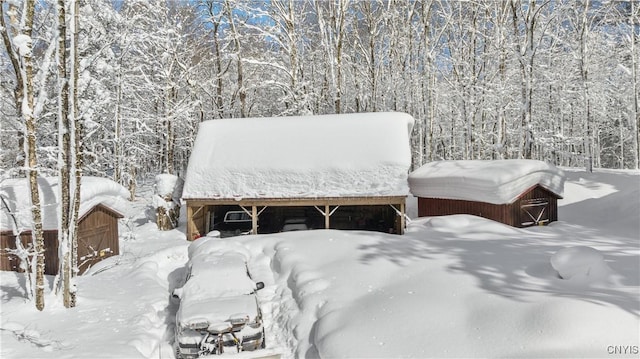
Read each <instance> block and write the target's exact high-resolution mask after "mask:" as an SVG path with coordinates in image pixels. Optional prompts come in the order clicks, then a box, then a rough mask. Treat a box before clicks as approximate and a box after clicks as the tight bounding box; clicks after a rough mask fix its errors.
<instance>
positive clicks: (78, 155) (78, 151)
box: [68, 0, 83, 307]
mask: <svg viewBox="0 0 640 359" xmlns="http://www.w3.org/2000/svg"><path fill="white" fill-rule="evenodd" d="M70 1H71V4H70V7H69V8H70V10H71V11H72V13H71V22H70V23H71V36H72V37H71V48H70V50H71V51H70V52H71V63H70V65H71V71H69V73H70V74H71V76H73V77H72V78H71V83H70V85H69V91H70V93H71V98H70V99H69V105H70V109H71V113H72V114H73V121H72V124H73V128H72V129H71V135H72V142H73V145H74V150H73V154H74V161H73V171H74V175H75V186H74V189H75V192H74V198H73V216H72V217H71V218H72V219H71V223H70V226H71V231H70V237H71V253H72V255H71V267H72V278H73V277H75V276H76V275H77V274H78V255H77V254H78V219H79V213H80V189H81V180H82V134H83V126H82V121H81V120H80V119H79V116H78V73H79V67H80V59H79V56H78V31H79V29H78V13H79V11H80V3H79V1H78V0H70ZM76 298H77V288H76V285H75V282H73V283H71V287H70V288H69V302H68V307H75V306H76Z"/></svg>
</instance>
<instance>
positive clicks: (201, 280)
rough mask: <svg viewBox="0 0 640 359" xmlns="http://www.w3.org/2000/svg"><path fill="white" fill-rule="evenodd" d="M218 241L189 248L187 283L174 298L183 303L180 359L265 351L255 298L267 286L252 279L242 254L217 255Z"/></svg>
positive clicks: (178, 333) (177, 344)
mask: <svg viewBox="0 0 640 359" xmlns="http://www.w3.org/2000/svg"><path fill="white" fill-rule="evenodd" d="M206 242H214V243H206ZM215 242H218V243H219V240H216V239H215V238H211V239H210V238H202V239H199V240H197V241H196V242H194V243H193V244H192V245H191V246H190V248H189V257H190V259H189V261H188V263H187V276H186V281H185V284H184V285H183V286H182V287H181V288H177V289H175V290H174V291H173V293H172V296H173V297H174V298H176V299H179V300H180V306H179V309H178V311H177V313H176V328H175V348H176V356H177V357H178V358H197V357H200V356H205V355H211V354H222V353H225V352H240V351H247V350H255V349H259V348H264V347H265V340H264V328H263V323H262V312H261V310H260V307H259V306H258V301H257V298H256V295H255V293H256V291H258V290H260V289H262V288H264V283H262V282H257V283H256V282H254V281H253V280H252V279H251V276H250V275H249V271H248V268H247V262H246V258H247V256H246V255H245V254H244V253H242V252H236V251H216V250H215V249H216V247H218V246H217V243H215ZM207 244H214V246H210V245H207ZM191 247H193V248H191ZM212 248H213V249H214V250H213V251H212Z"/></svg>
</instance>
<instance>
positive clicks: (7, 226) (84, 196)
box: [0, 176, 130, 232]
mask: <svg viewBox="0 0 640 359" xmlns="http://www.w3.org/2000/svg"><path fill="white" fill-rule="evenodd" d="M38 187H39V190H40V203H41V208H42V226H43V229H44V230H55V229H58V217H59V212H58V209H59V196H60V187H59V186H58V177H39V178H38ZM30 193H31V191H30V186H29V180H28V179H26V178H18V179H7V180H4V181H2V182H0V197H2V199H3V200H4V203H3V202H0V220H1V223H2V225H1V226H0V230H17V231H18V232H21V231H24V230H31V228H32V217H31V194H30ZM128 197H129V192H128V191H127V190H126V189H125V188H124V187H122V186H121V185H119V184H118V183H116V182H114V181H112V180H110V179H108V178H100V177H91V176H86V177H82V184H81V186H80V201H81V203H80V212H79V216H80V218H82V217H83V216H84V215H85V214H87V213H88V212H89V211H91V209H93V208H95V207H96V206H97V205H103V206H105V207H107V208H109V209H111V210H113V211H114V212H117V213H119V214H123V215H124V214H127V212H128V211H129V208H130V207H129V202H128V201H127V198H128ZM5 203H6V205H8V206H9V210H7V207H6V206H5ZM12 214H13V216H12ZM14 218H15V220H16V222H17V228H16V226H15V223H14Z"/></svg>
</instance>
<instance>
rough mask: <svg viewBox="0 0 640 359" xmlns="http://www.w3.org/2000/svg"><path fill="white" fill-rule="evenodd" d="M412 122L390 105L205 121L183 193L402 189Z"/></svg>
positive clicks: (331, 193) (273, 194)
mask: <svg viewBox="0 0 640 359" xmlns="http://www.w3.org/2000/svg"><path fill="white" fill-rule="evenodd" d="M412 124H413V118H412V117H411V116H410V115H408V114H405V113H388V112H380V113H360V114H341V115H323V116H297V117H274V118H247V119H224V120H211V121H205V122H202V123H201V124H200V127H199V130H198V135H197V137H196V140H195V143H194V146H193V151H192V154H191V158H190V159H189V166H188V168H187V175H186V180H185V186H184V192H183V198H185V199H197V198H238V199H240V198H286V197H307V198H308V197H335V196H371V195H374V196H375V195H401V196H404V195H407V194H408V186H407V172H408V170H409V167H410V165H411V151H410V146H409V130H410V129H411V125H412Z"/></svg>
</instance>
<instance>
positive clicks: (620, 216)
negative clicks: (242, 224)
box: [0, 169, 640, 359]
mask: <svg viewBox="0 0 640 359" xmlns="http://www.w3.org/2000/svg"><path fill="white" fill-rule="evenodd" d="M565 174H566V176H567V182H566V184H565V193H564V199H563V200H561V201H559V205H560V210H559V211H560V213H559V222H555V223H553V224H551V225H550V226H547V227H532V228H527V229H516V228H512V227H508V226H505V225H502V224H499V223H495V222H491V221H489V220H485V219H482V218H477V217H472V216H464V215H458V216H448V217H434V218H423V219H418V220H414V221H413V222H412V223H410V224H409V227H408V229H407V234H406V235H404V236H396V235H387V234H384V233H373V232H347V231H335V230H314V231H302V232H290V233H282V234H272V235H259V236H245V237H236V238H235V239H223V240H224V241H234V242H237V243H238V244H240V245H241V246H242V248H243V250H247V251H248V252H249V253H250V254H251V259H250V262H249V266H250V270H251V272H252V274H253V277H254V279H255V280H258V281H264V282H265V284H266V287H265V289H263V290H262V291H260V292H258V297H259V300H260V304H261V306H262V309H263V311H264V313H265V327H266V340H267V349H265V350H264V351H263V352H262V354H269V353H281V354H282V357H284V358H292V357H311V358H313V357H323V358H335V357H381V358H389V357H419V358H425V357H536V358H538V357H606V356H608V355H609V354H620V353H626V354H627V355H624V356H623V357H637V355H638V346H639V345H640V339H639V338H640V332H639V331H640V329H639V328H640V225H639V224H638V219H639V218H640V173H639V172H637V171H635V172H631V171H624V172H623V171H598V172H597V173H586V172H584V171H578V170H572V169H565ZM141 195H142V196H144V197H142V198H140V199H139V200H138V201H137V203H136V205H137V206H138V208H139V209H140V210H139V211H138V213H139V214H138V216H137V217H134V218H130V219H129V222H128V226H125V225H123V226H122V228H121V236H122V237H123V238H125V237H127V238H129V237H132V235H133V236H134V237H135V239H127V240H122V241H121V249H122V253H123V254H122V255H121V256H118V257H113V258H110V259H109V260H107V261H105V262H103V263H101V264H100V265H99V267H94V268H93V270H92V271H90V272H89V274H87V275H84V276H82V277H81V278H79V280H78V287H79V294H78V306H77V307H76V308H73V309H64V308H63V306H62V304H61V303H59V302H57V299H56V298H55V297H53V295H51V296H50V297H47V298H46V299H47V307H46V309H45V311H44V312H38V311H37V310H36V309H35V306H34V305H33V303H30V302H26V301H25V300H24V281H25V280H24V277H23V276H22V275H20V274H16V273H13V272H2V273H0V279H1V289H2V298H1V302H0V303H1V304H2V307H1V311H2V312H1V313H2V315H1V323H0V328H1V329H2V330H1V331H0V340H1V341H0V348H1V349H0V357H2V358H27V357H29V358H56V359H57V358H78V357H80V358H88V357H92V358H124V357H126V358H158V357H161V358H170V357H173V352H172V348H171V344H172V341H173V329H174V328H173V326H174V324H173V323H174V317H175V313H176V310H177V308H176V305H175V304H172V302H171V301H170V295H169V294H170V292H171V291H172V289H173V288H174V287H175V286H177V285H178V284H179V283H180V281H181V279H182V278H183V276H184V275H185V273H184V264H185V262H186V260H187V248H188V243H187V242H185V241H184V239H183V238H184V228H182V227H181V228H180V229H178V230H174V231H170V232H159V231H157V229H156V227H155V224H154V223H153V222H152V221H151V220H149V219H148V218H146V217H145V214H144V213H145V209H146V207H147V206H148V202H149V201H150V198H151V192H150V191H147V192H143V193H141ZM409 213H411V211H410V212H409ZM578 246H579V248H577V249H575V248H574V249H571V250H567V249H568V248H571V247H578ZM585 247H590V249H586V248H585ZM561 251H562V252H561ZM558 252H560V253H559V254H557V253H558ZM556 254H557V255H556ZM554 255H555V256H554ZM552 258H553V260H552ZM594 268H595V269H594ZM596 269H597V270H596ZM561 274H562V277H563V278H564V279H563V278H561ZM49 279H50V283H51V281H52V278H49ZM215 280H216V279H215V278H213V279H212V283H215ZM220 280H222V279H220ZM630 353H631V354H634V353H635V354H634V355H629V354H630ZM253 354H259V352H254V353H253ZM244 356H245V357H246V355H244Z"/></svg>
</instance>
